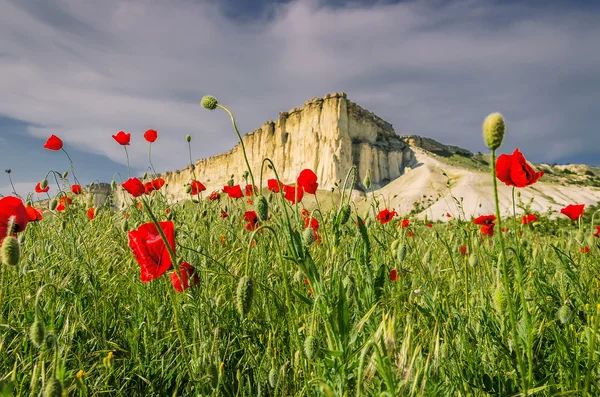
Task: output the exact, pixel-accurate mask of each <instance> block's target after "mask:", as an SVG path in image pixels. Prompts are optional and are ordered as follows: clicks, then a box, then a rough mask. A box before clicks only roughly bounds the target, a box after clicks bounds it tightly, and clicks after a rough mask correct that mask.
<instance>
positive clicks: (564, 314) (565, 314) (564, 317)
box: [557, 305, 573, 325]
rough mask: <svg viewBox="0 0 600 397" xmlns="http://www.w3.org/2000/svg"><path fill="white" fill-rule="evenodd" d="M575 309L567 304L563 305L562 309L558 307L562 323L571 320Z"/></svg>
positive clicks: (559, 318)
mask: <svg viewBox="0 0 600 397" xmlns="http://www.w3.org/2000/svg"><path fill="white" fill-rule="evenodd" d="M572 314H573V311H572V310H571V308H570V307H569V306H567V305H562V306H561V307H560V309H558V313H557V317H558V320H559V321H560V322H561V324H563V325H564V324H567V323H568V322H569V321H570V320H571V315H572Z"/></svg>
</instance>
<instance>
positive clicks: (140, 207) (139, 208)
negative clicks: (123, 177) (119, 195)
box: [135, 201, 144, 211]
mask: <svg viewBox="0 0 600 397" xmlns="http://www.w3.org/2000/svg"><path fill="white" fill-rule="evenodd" d="M135 205H137V207H138V210H140V211H143V210H144V204H142V202H141V201H138V202H136V203H135Z"/></svg>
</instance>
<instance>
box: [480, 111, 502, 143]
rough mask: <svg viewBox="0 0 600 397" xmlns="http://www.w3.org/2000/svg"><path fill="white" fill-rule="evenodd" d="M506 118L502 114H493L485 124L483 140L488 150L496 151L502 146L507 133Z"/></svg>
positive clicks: (486, 119)
mask: <svg viewBox="0 0 600 397" xmlns="http://www.w3.org/2000/svg"><path fill="white" fill-rule="evenodd" d="M505 129H506V127H505V125H504V118H503V117H502V115H501V114H500V113H492V114H490V115H489V116H487V117H486V118H485V120H484V122H483V140H484V141H485V144H486V146H487V147H488V148H490V149H491V150H496V149H498V148H499V147H500V146H501V145H502V141H503V140H504V132H505Z"/></svg>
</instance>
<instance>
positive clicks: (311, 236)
mask: <svg viewBox="0 0 600 397" xmlns="http://www.w3.org/2000/svg"><path fill="white" fill-rule="evenodd" d="M302 239H303V240H304V245H306V246H307V247H310V245H311V244H312V243H314V242H315V232H314V230H313V228H312V227H307V228H306V229H304V231H303V232H302Z"/></svg>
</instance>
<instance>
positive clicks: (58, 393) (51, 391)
mask: <svg viewBox="0 0 600 397" xmlns="http://www.w3.org/2000/svg"><path fill="white" fill-rule="evenodd" d="M62 394H63V386H62V383H60V381H59V380H58V379H56V378H50V379H48V381H47V382H46V387H45V388H44V397H62Z"/></svg>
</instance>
